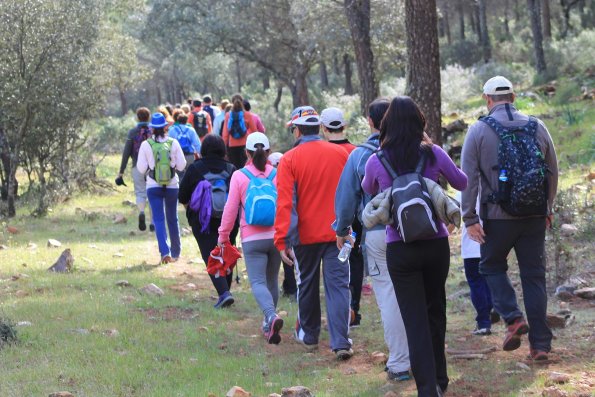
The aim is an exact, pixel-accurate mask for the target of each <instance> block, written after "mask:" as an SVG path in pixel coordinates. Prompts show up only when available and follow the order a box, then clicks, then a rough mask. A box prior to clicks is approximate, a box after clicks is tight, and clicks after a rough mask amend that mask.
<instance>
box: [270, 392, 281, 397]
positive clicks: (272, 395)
mask: <svg viewBox="0 0 595 397" xmlns="http://www.w3.org/2000/svg"><path fill="white" fill-rule="evenodd" d="M269 397H281V394H279V393H271V394H269Z"/></svg>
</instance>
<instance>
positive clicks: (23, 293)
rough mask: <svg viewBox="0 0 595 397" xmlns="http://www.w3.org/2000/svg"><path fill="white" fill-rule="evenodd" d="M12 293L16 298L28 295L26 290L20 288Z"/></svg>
mask: <svg viewBox="0 0 595 397" xmlns="http://www.w3.org/2000/svg"><path fill="white" fill-rule="evenodd" d="M14 294H15V295H16V297H17V298H24V297H25V296H29V293H28V292H27V291H24V290H22V289H20V290H18V291H17V292H15V293H14Z"/></svg>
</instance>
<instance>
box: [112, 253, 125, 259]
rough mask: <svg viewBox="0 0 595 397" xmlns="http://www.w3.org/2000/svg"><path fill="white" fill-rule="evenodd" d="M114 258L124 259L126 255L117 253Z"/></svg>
mask: <svg viewBox="0 0 595 397" xmlns="http://www.w3.org/2000/svg"><path fill="white" fill-rule="evenodd" d="M113 257H114V258H124V254H123V253H121V252H116V253H115V254H114V255H113Z"/></svg>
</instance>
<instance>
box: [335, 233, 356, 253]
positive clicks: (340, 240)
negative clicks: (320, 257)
mask: <svg viewBox="0 0 595 397" xmlns="http://www.w3.org/2000/svg"><path fill="white" fill-rule="evenodd" d="M346 241H349V242H350V243H351V246H352V247H353V245H354V244H355V241H354V240H353V237H351V235H350V234H348V235H347V236H337V248H339V251H341V248H343V245H344V244H345V242H346Z"/></svg>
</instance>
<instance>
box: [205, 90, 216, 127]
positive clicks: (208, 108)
mask: <svg viewBox="0 0 595 397" xmlns="http://www.w3.org/2000/svg"><path fill="white" fill-rule="evenodd" d="M202 104H203V107H202V108H203V110H204V111H205V112H207V113H208V114H209V116H210V117H211V121H213V122H214V120H215V117H216V116H217V115H218V114H219V109H217V106H213V98H211V96H210V95H205V96H204V97H203V98H202Z"/></svg>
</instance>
